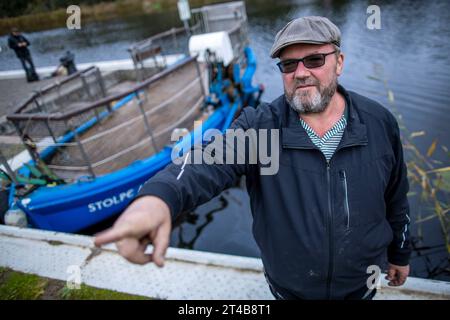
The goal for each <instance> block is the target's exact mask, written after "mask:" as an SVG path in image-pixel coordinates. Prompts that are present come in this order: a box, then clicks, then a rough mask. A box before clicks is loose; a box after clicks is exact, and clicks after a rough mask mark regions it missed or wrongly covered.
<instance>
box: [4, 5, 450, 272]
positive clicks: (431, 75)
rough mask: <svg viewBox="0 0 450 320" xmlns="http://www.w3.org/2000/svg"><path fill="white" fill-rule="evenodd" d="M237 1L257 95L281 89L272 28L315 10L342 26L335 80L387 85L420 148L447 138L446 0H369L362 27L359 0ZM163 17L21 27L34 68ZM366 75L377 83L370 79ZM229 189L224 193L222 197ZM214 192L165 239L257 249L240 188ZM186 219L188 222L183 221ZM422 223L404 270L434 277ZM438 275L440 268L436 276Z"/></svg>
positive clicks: (433, 235)
mask: <svg viewBox="0 0 450 320" xmlns="http://www.w3.org/2000/svg"><path fill="white" fill-rule="evenodd" d="M246 3H247V13H248V17H249V33H250V40H251V45H252V47H253V49H254V50H255V53H256V56H257V59H258V69H257V73H256V82H258V83H263V84H264V85H265V87H266V91H265V93H264V95H263V97H262V98H263V100H265V101H271V100H273V99H275V98H276V97H277V96H278V95H280V94H282V92H283V88H282V82H281V77H280V75H279V72H278V70H277V68H276V65H275V61H274V60H272V59H270V58H269V50H270V47H271V45H272V41H273V37H274V35H275V33H276V32H277V31H278V30H279V29H280V28H281V27H282V26H283V25H284V24H285V23H286V22H287V21H289V20H290V19H292V18H295V17H299V16H304V15H324V16H327V17H329V18H330V19H331V20H332V21H334V22H335V23H336V24H337V25H338V26H339V27H340V29H341V31H342V50H343V52H344V54H345V66H344V74H343V75H342V76H341V77H340V79H339V81H340V82H341V84H343V85H344V86H345V87H346V88H347V89H350V90H353V91H356V92H358V93H360V94H363V95H366V96H368V97H370V98H372V99H375V100H377V101H379V102H380V103H381V104H383V105H385V106H389V100H388V97H387V94H386V85H387V86H388V87H389V89H390V90H392V92H393V96H394V97H395V104H396V107H397V109H398V110H399V112H400V113H401V115H402V118H403V121H404V123H405V125H406V126H407V127H408V128H409V130H410V131H421V130H424V131H425V132H426V134H425V135H424V136H421V137H418V138H416V140H415V142H416V143H417V146H418V147H419V148H420V149H421V150H427V148H428V146H429V145H430V144H431V142H432V141H433V140H434V139H436V138H437V139H438V140H439V142H440V143H442V144H443V145H447V146H448V145H449V129H448V124H449V123H450V112H449V111H450V106H449V102H450V85H449V83H450V68H449V67H450V57H449V55H448V53H449V52H450V24H449V23H448V21H449V18H450V14H449V12H450V2H449V1H445V0H442V1H406V0H405V1H378V3H377V4H378V5H379V6H380V9H381V19H382V20H381V29H380V30H369V29H367V28H366V19H367V17H368V14H367V13H366V9H367V6H368V5H369V3H368V2H366V1H344V0H341V1H331V0H328V1H325V0H324V1H306V0H304V1H301V0H298V1H295V0H289V1H288V0H276V1H275V0H269V1H267V0H250V1H246ZM173 26H181V23H180V22H179V19H178V13H177V12H176V11H173V12H169V13H164V14H154V15H141V16H136V17H126V18H122V19H115V20H112V21H108V22H98V23H93V24H89V25H85V26H83V28H82V29H81V30H70V31H69V30H67V29H63V28H62V29H55V30H49V31H44V32H37V33H31V34H28V36H29V38H30V40H31V43H32V47H31V50H32V53H33V57H34V60H35V62H36V65H37V66H38V67H39V66H48V65H56V64H57V62H58V58H59V56H62V55H63V54H64V52H65V51H66V50H71V51H72V52H74V53H75V54H76V62H78V63H81V62H89V61H99V60H112V59H123V58H128V53H127V51H126V49H127V48H128V46H129V45H130V44H131V43H133V42H135V41H137V40H141V39H143V38H145V37H148V36H150V35H152V34H154V33H156V32H160V31H163V30H166V29H168V28H170V27H173ZM5 41H6V37H1V38H0V43H1V45H2V47H4V46H5ZM0 57H1V58H0V70H8V69H19V68H20V63H19V61H18V60H17V58H16V57H15V56H14V54H13V53H12V52H11V51H5V52H2V53H1V54H0ZM375 76H377V77H378V78H379V77H381V78H382V79H384V80H385V82H383V81H379V80H376V79H375ZM448 147H450V146H448ZM435 156H436V158H437V159H438V160H441V161H443V164H442V166H446V165H447V166H448V165H449V164H448V161H449V160H448V155H447V153H446V152H445V151H444V150H442V149H438V150H436V152H435ZM230 195H232V197H233V198H229V196H230ZM223 197H224V199H226V202H227V203H228V204H227V205H225V206H226V207H224V208H223V206H224V204H223V202H222V200H221V199H222V198H220V197H219V198H215V199H214V200H212V201H210V202H208V203H207V204H205V205H203V206H201V207H199V208H197V209H196V210H195V213H191V214H190V215H189V214H188V216H187V217H186V220H185V221H184V222H183V223H181V224H180V226H179V227H178V228H176V229H175V231H174V235H173V236H172V244H174V243H175V244H176V243H179V244H180V246H186V247H192V248H195V249H198V250H207V251H214V252H223V253H235V254H243V255H250V256H257V255H258V254H259V253H258V249H257V248H256V245H255V244H254V240H253V238H252V237H251V235H250V236H248V235H249V234H250V233H251V214H250V209H249V205H248V196H247V194H246V193H245V192H244V191H243V190H241V189H231V191H229V192H228V195H227V194H223ZM235 199H239V201H240V202H241V204H238V202H236V200H235ZM219 208H220V209H219ZM425 209H426V208H424V207H420V206H419V204H418V202H417V200H416V199H414V198H412V199H411V211H412V212H411V216H412V220H413V221H414V220H415V219H416V218H417V216H418V212H419V211H423V210H425ZM209 212H211V214H210V215H208V213H209ZM190 219H191V220H190ZM192 219H195V220H196V224H191V223H189V221H191V222H192ZM423 227H424V229H423V234H424V237H423V241H419V234H418V229H417V224H414V223H413V224H412V233H413V235H414V236H415V239H416V241H415V246H416V253H415V254H414V257H413V270H412V272H413V274H414V275H416V276H422V277H426V276H436V275H437V274H439V272H443V270H444V269H445V268H447V271H446V272H447V274H448V269H449V263H448V254H447V253H446V250H445V247H444V246H443V237H442V233H441V230H440V227H439V223H438V222H437V221H436V219H434V220H430V221H427V223H426V224H424V225H423ZM443 277H444V276H443V274H442V273H441V274H440V275H439V276H438V278H443ZM447 279H448V276H447Z"/></svg>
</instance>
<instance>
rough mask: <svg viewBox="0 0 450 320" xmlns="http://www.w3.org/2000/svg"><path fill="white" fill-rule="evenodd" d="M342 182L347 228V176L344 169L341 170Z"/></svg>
mask: <svg viewBox="0 0 450 320" xmlns="http://www.w3.org/2000/svg"><path fill="white" fill-rule="evenodd" d="M342 177H343V179H342V183H343V185H344V194H345V199H344V200H345V202H344V208H345V213H346V215H347V229H348V228H350V209H349V206H348V191H347V176H346V174H345V170H342Z"/></svg>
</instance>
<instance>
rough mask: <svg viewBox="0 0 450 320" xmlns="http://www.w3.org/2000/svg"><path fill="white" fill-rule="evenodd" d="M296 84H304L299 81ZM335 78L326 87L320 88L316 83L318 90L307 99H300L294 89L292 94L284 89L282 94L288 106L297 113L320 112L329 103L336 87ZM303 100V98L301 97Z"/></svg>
mask: <svg viewBox="0 0 450 320" xmlns="http://www.w3.org/2000/svg"><path fill="white" fill-rule="evenodd" d="M298 84H306V83H302V82H301V81H299V83H298ZM337 84H338V82H337V79H336V78H335V79H334V80H333V81H332V82H331V84H330V85H329V86H328V87H325V88H323V90H320V87H318V85H316V84H315V85H316V87H318V88H319V90H318V92H317V93H316V94H315V95H314V96H313V97H312V98H311V99H308V100H307V101H302V96H301V95H300V94H296V93H295V91H294V93H293V94H289V93H288V92H286V89H285V90H284V94H285V96H286V100H287V102H288V104H289V106H290V107H291V108H292V109H293V110H294V111H295V112H297V113H299V114H307V113H320V112H323V111H325V109H326V108H327V107H328V105H329V104H330V101H331V98H332V97H333V96H334V94H335V92H336V89H337ZM306 97H307V95H304V98H306ZM303 100H304V99H303Z"/></svg>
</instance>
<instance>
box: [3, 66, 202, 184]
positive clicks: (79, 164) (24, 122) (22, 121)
mask: <svg viewBox="0 0 450 320" xmlns="http://www.w3.org/2000/svg"><path fill="white" fill-rule="evenodd" d="M192 64H193V65H195V68H196V71H195V74H196V76H195V79H194V80H189V82H188V83H189V84H188V85H187V86H186V85H185V84H184V86H183V87H182V88H180V89H179V90H178V91H177V93H176V94H174V95H172V96H170V98H169V99H167V100H165V101H163V102H161V103H159V104H158V105H156V106H153V107H152V108H151V109H149V110H147V109H146V108H145V104H146V102H147V101H148V99H150V97H149V96H148V94H147V89H148V88H149V87H151V86H153V85H155V84H156V83H157V82H158V81H160V80H161V79H162V78H164V77H166V76H168V75H170V74H171V73H173V72H176V71H178V70H179V69H181V68H183V67H185V66H186V67H190V66H188V65H192ZM90 69H91V68H90ZM203 85H204V83H203V77H202V74H201V71H200V67H199V65H198V63H197V59H196V57H190V58H186V59H184V60H183V61H182V62H180V63H178V64H176V65H174V66H171V67H168V68H167V69H165V70H163V71H162V72H160V73H158V74H156V75H154V76H152V77H151V78H149V79H146V80H145V81H143V82H140V83H137V84H136V85H135V86H133V87H132V88H130V89H128V90H126V91H123V92H121V93H118V94H115V95H111V96H106V97H102V96H97V100H96V101H93V102H90V103H88V104H86V105H80V106H79V107H78V108H76V109H70V110H66V111H65V112H63V113H62V112H60V111H56V112H46V111H45V110H42V111H40V110H39V112H24V111H25V110H24V109H25V108H18V109H17V110H16V112H14V113H13V114H10V115H8V116H7V119H8V120H9V121H11V122H12V123H13V124H14V126H15V127H16V129H17V132H18V134H19V136H20V137H21V139H22V141H23V144H24V146H25V147H26V149H27V150H28V152H29V153H30V155H31V157H32V159H34V160H35V161H36V160H37V159H36V154H37V153H36V150H35V149H33V148H32V147H30V143H29V142H30V140H32V141H37V140H38V139H41V141H40V143H39V146H40V147H41V148H43V149H45V150H46V152H47V153H45V152H42V150H39V151H41V153H40V154H38V157H39V158H40V160H42V161H44V162H46V161H47V160H49V159H47V158H48V156H49V155H53V154H55V153H56V152H57V151H58V152H59V153H63V152H64V149H65V148H77V150H78V152H77V157H75V158H74V159H68V161H67V163H68V165H53V164H51V163H48V162H46V164H47V165H48V167H49V168H51V169H58V170H63V171H64V170H66V171H67V170H69V171H87V173H88V174H89V175H90V176H91V177H95V176H96V173H95V169H96V168H97V167H99V166H101V165H105V164H107V163H110V162H112V161H113V160H115V159H117V158H118V157H120V156H122V155H124V154H126V153H128V152H130V151H132V150H134V149H136V148H139V147H142V146H143V145H144V144H147V145H149V146H151V148H152V149H153V151H154V152H157V151H159V149H160V146H158V145H157V144H156V142H155V141H156V138H157V137H158V136H161V135H163V134H167V133H168V132H170V131H171V130H173V129H174V128H176V127H177V126H178V125H179V124H180V123H182V122H183V121H184V120H185V119H187V118H188V117H189V116H191V115H192V114H193V113H194V112H195V111H196V110H200V108H201V105H202V104H203V101H204V96H205V92H206V91H205V88H204V87H203ZM195 86H197V89H196V90H197V92H200V94H199V98H198V99H197V100H196V102H195V103H194V105H193V106H191V107H190V108H189V109H188V110H186V109H185V110H184V114H183V116H182V117H178V118H177V120H176V122H175V123H170V124H168V125H167V126H166V127H164V128H163V129H161V130H160V131H158V132H154V131H153V128H151V127H150V124H149V117H150V116H152V115H154V114H156V113H157V112H160V111H161V110H163V109H164V108H167V106H168V105H169V104H170V103H171V102H172V101H173V100H175V99H178V98H180V101H182V99H183V95H184V96H186V94H187V92H188V91H192V90H193V88H195ZM128 103H130V104H132V105H136V107H137V109H138V110H139V111H136V112H134V113H133V117H128V118H126V119H124V121H120V122H119V123H117V124H116V125H115V126H113V127H108V128H106V129H104V130H101V131H97V130H96V131H95V132H94V134H93V135H88V136H87V137H83V133H85V132H87V131H88V130H89V129H90V128H91V127H93V126H94V125H99V126H100V127H101V124H102V123H103V122H104V120H106V119H107V118H108V117H110V116H114V114H115V112H116V110H118V109H119V108H120V107H122V106H123V105H125V104H128ZM172 104H175V105H176V103H172ZM130 110H131V109H130ZM138 121H140V124H142V123H143V125H144V126H145V131H146V137H145V138H143V139H140V140H139V141H138V142H137V143H134V144H133V145H121V146H120V150H119V149H117V150H115V151H114V152H115V153H114V154H107V155H105V156H104V157H102V158H100V159H96V160H95V161H94V160H93V159H91V157H90V154H89V152H88V151H87V150H86V148H85V145H86V144H89V143H92V142H94V141H96V140H99V139H102V138H108V139H115V138H114V136H116V137H117V135H120V134H121V133H122V131H121V129H124V128H127V127H130V126H133V125H135V124H136V123H137V122H138ZM49 136H50V137H52V138H51V139H49ZM52 140H53V141H52ZM49 153H50V154H49ZM69 160H70V161H69Z"/></svg>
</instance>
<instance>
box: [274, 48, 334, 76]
mask: <svg viewBox="0 0 450 320" xmlns="http://www.w3.org/2000/svg"><path fill="white" fill-rule="evenodd" d="M336 51H337V50H334V51H333V52H329V53H316V54H312V55H310V56H306V57H304V58H301V59H288V60H284V61H280V62H278V63H277V66H278V68H279V69H280V71H281V72H283V73H290V72H294V71H295V70H297V66H298V63H299V62H303V65H304V66H305V68H308V69H312V68H318V67H321V66H323V65H324V64H325V58H326V56H328V55H330V54H333V53H335V52H336Z"/></svg>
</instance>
